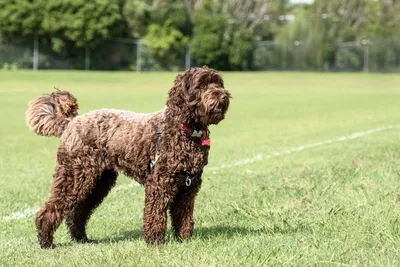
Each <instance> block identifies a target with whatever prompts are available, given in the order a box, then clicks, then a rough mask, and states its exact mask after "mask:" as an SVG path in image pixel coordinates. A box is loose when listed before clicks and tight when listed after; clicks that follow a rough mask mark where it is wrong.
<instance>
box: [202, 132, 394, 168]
mask: <svg viewBox="0 0 400 267" xmlns="http://www.w3.org/2000/svg"><path fill="white" fill-rule="evenodd" d="M399 128H400V125H387V126H383V127H379V128H375V129H369V130H366V131H360V132H355V133H352V134H349V135H344V136H339V137H337V138H334V139H328V140H325V141H320V142H316V143H311V144H305V145H301V146H297V147H292V148H288V149H285V150H283V151H281V152H276V153H271V154H257V155H256V156H254V157H252V158H247V159H242V160H238V161H235V162H232V163H228V164H222V165H220V166H218V167H214V168H208V170H209V171H214V172H215V171H219V170H222V169H226V168H232V167H238V166H243V165H246V164H249V163H253V162H257V161H261V160H265V159H269V158H274V157H279V156H282V155H288V154H292V153H295V152H300V151H302V150H305V149H309V148H314V147H320V146H324V145H329V144H333V143H339V142H344V141H347V140H352V139H357V138H360V137H363V136H366V135H370V134H373V133H378V132H382V131H387V130H391V129H399Z"/></svg>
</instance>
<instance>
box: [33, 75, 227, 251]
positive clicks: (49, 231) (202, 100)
mask: <svg viewBox="0 0 400 267" xmlns="http://www.w3.org/2000/svg"><path fill="white" fill-rule="evenodd" d="M229 98H230V94H229V92H228V91H227V90H225V89H224V83H223V80H222V77H221V76H220V75H219V74H218V72H216V71H215V70H213V69H210V68H207V67H202V68H191V69H189V70H187V71H185V72H184V73H182V74H179V75H178V76H177V77H176V78H175V81H174V85H173V87H172V88H171V89H170V90H169V93H168V100H167V105H166V107H165V108H164V109H163V110H161V111H158V112H155V113H151V114H140V113H134V112H129V111H118V110H108V109H103V110H97V111H92V112H89V113H87V114H84V115H80V116H76V115H77V109H78V105H77V103H76V99H75V98H74V97H73V96H72V95H71V94H70V93H68V92H66V91H63V92H54V93H52V94H50V95H43V96H40V97H39V98H37V99H36V100H34V101H32V102H31V103H30V105H29V108H28V112H27V123H28V125H29V127H30V128H31V129H32V130H33V131H34V132H36V133H37V134H39V135H46V136H49V135H54V136H60V137H61V144H60V147H59V148H58V152H57V163H56V168H55V171H54V175H53V183H52V187H51V195H50V197H49V198H48V200H47V201H46V202H45V204H44V205H43V207H42V208H41V209H40V210H39V211H38V213H37V214H36V228H37V231H38V238H39V243H40V245H41V247H42V248H48V247H51V246H52V244H53V235H54V232H55V231H56V229H57V228H58V226H59V225H60V223H61V222H62V220H63V218H66V222H67V226H68V229H69V231H70V233H71V237H72V239H73V240H76V241H78V242H85V241H88V238H87V236H86V231H85V226H86V223H87V221H88V219H89V217H90V215H91V214H92V212H93V211H94V209H95V208H96V207H97V206H98V205H99V204H100V203H101V202H102V200H103V199H104V198H105V197H106V195H107V194H108V192H109V191H110V189H111V188H112V186H113V185H114V184H115V180H116V178H117V173H119V172H122V173H124V174H125V175H127V176H129V177H131V178H133V179H135V180H136V181H137V182H139V183H140V184H142V185H144V186H145V208H144V216H143V232H144V239H145V240H146V242H147V243H149V244H160V243H163V242H164V238H165V230H166V227H167V211H168V210H169V211H170V215H171V218H172V226H173V229H174V231H175V235H176V236H177V237H178V238H180V239H185V238H188V237H190V236H191V235H192V232H193V225H194V222H193V210H194V202H195V197H196V195H197V193H198V191H199V189H200V185H201V173H202V171H203V168H204V166H205V165H206V164H207V159H208V152H209V147H207V146H202V143H201V142H200V140H199V138H196V137H191V136H189V135H188V134H187V132H186V131H185V130H184V129H183V128H182V124H187V125H189V126H190V127H191V128H193V129H201V130H206V129H207V127H208V126H209V125H210V124H218V123H219V122H220V121H221V120H223V119H224V117H225V114H226V111H227V109H228V106H229ZM157 129H160V130H161V138H160V140H159V141H158V139H157V135H156V131H157ZM157 142H160V148H161V151H160V153H159V157H158V159H157V161H156V163H155V165H154V167H153V168H151V167H150V166H151V165H150V163H151V162H152V161H154V160H155V155H156V152H157V150H156V144H157ZM188 176H190V177H193V183H192V184H191V185H190V186H187V185H185V181H186V179H187V177H188Z"/></svg>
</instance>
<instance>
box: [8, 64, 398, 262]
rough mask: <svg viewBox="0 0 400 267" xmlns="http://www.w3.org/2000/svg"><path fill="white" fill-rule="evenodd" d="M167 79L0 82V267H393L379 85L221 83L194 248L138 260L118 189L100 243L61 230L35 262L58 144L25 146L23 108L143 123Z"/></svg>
mask: <svg viewBox="0 0 400 267" xmlns="http://www.w3.org/2000/svg"><path fill="white" fill-rule="evenodd" d="M174 76H175V74H174V73H143V74H134V73H123V72H118V73H101V72H87V73H84V72H37V73H33V72H0V121H1V127H0V266H399V265H400V258H399V253H400V247H399V242H400V206H399V205H400V203H398V202H397V200H398V198H397V192H398V191H400V177H399V176H400V165H399V160H400V128H396V127H399V126H398V125H400V122H399V120H400V112H399V103H400V102H399V99H400V76H399V75H381V74H368V75H366V74H316V73H225V74H224V78H225V83H226V88H227V89H229V90H230V91H231V93H232V95H233V99H232V102H231V106H230V110H229V112H228V115H227V118H226V120H225V121H223V122H222V123H221V124H220V125H218V126H212V127H211V141H212V145H211V153H210V159H209V162H210V163H209V165H208V166H207V167H206V171H205V173H204V183H203V187H202V190H201V191H200V194H199V196H198V198H197V202H196V208H195V219H196V226H195V232H194V236H193V238H192V239H191V240H189V241H187V242H184V243H179V242H177V241H176V240H174V238H173V236H172V234H171V231H170V230H168V237H167V243H166V244H165V245H163V246H160V247H148V246H146V245H145V243H144V241H143V238H142V212H143V202H144V200H143V198H144V193H143V188H142V187H140V186H128V185H130V184H131V182H130V180H129V179H128V178H126V177H123V176H121V177H120V178H119V180H118V185H117V186H116V188H114V190H113V191H112V192H111V193H110V195H109V196H108V197H107V198H106V200H105V201H104V203H103V204H102V205H101V206H100V207H99V208H98V209H97V210H96V212H95V214H94V215H93V217H92V220H91V221H90V223H89V225H88V235H89V237H90V238H93V239H96V240H98V241H99V242H98V243H96V244H75V243H72V242H71V241H70V240H69V236H68V234H67V230H66V228H65V226H64V225H62V226H61V227H60V228H59V230H58V231H57V233H56V235H55V244H56V245H57V247H56V248H55V249H53V250H41V249H40V248H39V245H38V242H37V239H36V231H35V228H34V215H33V213H32V210H35V209H36V208H38V207H40V205H42V204H43V202H44V201H45V199H46V198H47V196H48V194H49V192H50V183H51V176H52V172H53V168H54V165H55V155H56V148H57V145H58V143H59V140H58V139H55V138H46V137H39V136H35V135H34V134H33V133H30V132H29V130H28V128H27V126H26V125H25V111H26V108H27V103H28V101H29V100H31V99H33V98H34V97H36V96H38V95H39V94H41V93H46V92H51V91H52V90H53V87H57V88H60V89H67V90H69V91H71V92H72V93H73V94H74V95H75V96H76V97H77V98H78V101H79V104H80V113H81V114H82V113H85V112H87V111H89V110H93V109H99V108H104V107H108V108H117V109H129V110H134V111H139V112H150V111H155V110H158V109H161V108H162V107H163V105H164V104H165V100H166V95H167V90H168V89H169V88H170V87H171V85H172V80H173V78H174ZM388 125H392V126H393V125H394V127H393V128H382V129H379V127H386V126H388ZM368 130H371V131H369V132H368ZM352 133H357V134H355V135H353V136H349V135H351V134H352ZM341 136H347V137H346V138H342V139H340V138H339V137H341ZM338 138H339V139H338ZM326 140H331V141H332V142H329V141H326ZM285 151H286V152H285ZM224 166H225V168H223V167H224Z"/></svg>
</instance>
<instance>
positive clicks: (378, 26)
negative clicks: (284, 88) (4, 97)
mask: <svg viewBox="0 0 400 267" xmlns="http://www.w3.org/2000/svg"><path fill="white" fill-rule="evenodd" d="M398 14H400V0H334V1H333V0H332V1H327V0H315V1H314V3H313V4H311V5H307V4H291V3H290V1H289V0H246V1H243V0H224V1H221V0H92V1H87V0H51V1H50V0H0V34H2V35H3V36H6V37H8V39H12V38H19V37H27V38H26V40H27V42H31V40H32V38H31V37H33V36H38V37H39V38H40V40H41V42H45V43H51V44H52V52H57V53H64V55H65V56H68V57H69V56H71V55H74V54H77V53H76V51H77V50H79V49H81V47H89V48H94V47H100V46H102V45H103V44H104V43H105V42H106V41H108V40H110V39H112V38H114V37H122V38H126V37H128V38H134V39H141V40H144V42H145V44H146V49H147V50H146V53H147V51H148V52H149V54H150V56H151V57H150V59H149V58H148V57H146V56H144V58H146V60H147V61H146V64H147V63H148V62H149V61H152V62H151V65H152V67H154V66H156V67H159V68H162V69H173V68H175V67H176V66H178V65H179V66H183V58H184V54H185V51H186V49H187V47H188V45H190V50H191V57H192V60H193V62H194V64H196V65H210V66H212V67H215V68H218V69H224V70H246V69H258V68H262V66H263V65H265V64H270V65H274V66H275V67H278V68H282V69H285V68H286V67H287V66H289V65H291V66H296V68H297V69H298V68H312V69H316V68H323V67H324V66H328V67H329V68H331V67H332V66H334V65H335V64H336V63H337V62H338V55H339V56H340V57H341V58H342V59H345V60H347V61H348V62H350V63H349V64H351V65H354V66H357V67H360V66H361V65H362V56H363V50H362V49H363V48H362V47H357V48H356V49H341V48H340V45H338V44H340V43H346V42H356V43H357V44H360V40H362V39H368V40H371V43H369V44H370V45H371V50H370V53H371V57H374V56H376V57H378V54H379V51H378V50H376V51H375V50H374V49H373V48H372V46H373V45H374V44H375V45H377V44H379V45H381V46H384V47H388V48H387V49H386V50H385V51H384V52H382V56H381V57H380V58H382V60H381V62H380V63H378V64H381V65H385V64H386V65H387V64H388V62H389V63H390V62H392V63H393V64H394V65H395V64H397V61H399V62H398V63H399V64H400V56H397V55H398V54H400V41H399V39H398V38H395V36H399V34H400V16H399V15H398ZM376 40H385V41H382V42H378V41H376ZM22 42H23V41H22ZM126 49H128V48H126ZM129 49H130V48H129ZM79 51H81V50H79ZM107 51H108V50H107ZM109 51H111V52H110V53H112V48H110V49H109ZM119 51H121V50H119ZM130 51H131V54H132V49H130ZM142 51H145V49H143V50H142ZM42 52H43V51H42ZM121 55H122V53H121V54H120V55H119V56H121ZM146 55H147V54H146ZM130 58H133V56H131V57H127V59H126V60H128V61H129V60H132V59H130ZM178 61H180V62H179V63H178ZM375 61H376V62H379V60H375ZM127 64H128V65H129V64H130V63H129V62H128V63H127Z"/></svg>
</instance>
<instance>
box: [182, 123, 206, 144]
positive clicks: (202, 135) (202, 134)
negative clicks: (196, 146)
mask: <svg viewBox="0 0 400 267" xmlns="http://www.w3.org/2000/svg"><path fill="white" fill-rule="evenodd" d="M181 127H182V129H183V130H185V132H186V133H187V134H188V135H190V136H191V137H197V138H200V141H201V145H202V146H208V147H209V146H210V145H211V143H210V136H209V135H210V132H209V130H208V129H206V130H196V129H192V128H190V126H189V125H187V124H181Z"/></svg>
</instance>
